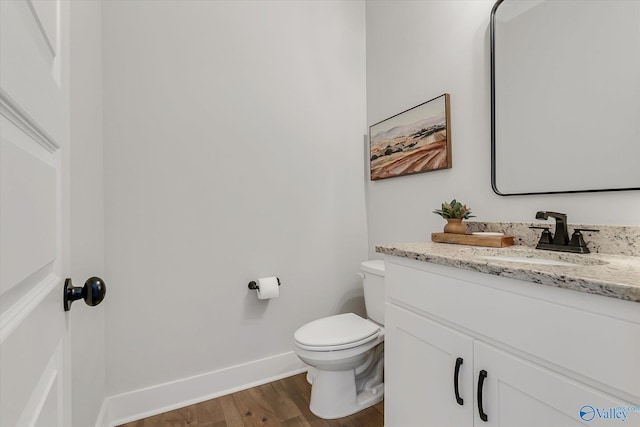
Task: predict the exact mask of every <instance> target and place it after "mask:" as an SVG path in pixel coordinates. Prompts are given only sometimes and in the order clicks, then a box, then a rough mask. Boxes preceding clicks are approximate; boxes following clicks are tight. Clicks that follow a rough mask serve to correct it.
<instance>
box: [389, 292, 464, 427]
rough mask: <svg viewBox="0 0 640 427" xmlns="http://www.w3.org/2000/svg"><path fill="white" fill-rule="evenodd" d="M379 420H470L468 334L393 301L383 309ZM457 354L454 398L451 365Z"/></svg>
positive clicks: (402, 423)
mask: <svg viewBox="0 0 640 427" xmlns="http://www.w3.org/2000/svg"><path fill="white" fill-rule="evenodd" d="M385 340H386V342H387V343H388V345H387V347H386V349H387V350H386V353H385V401H386V403H385V414H384V415H385V426H387V427H421V426H440V427H447V426H451V427H453V426H464V425H471V423H472V420H473V396H472V388H471V387H472V381H471V375H472V373H473V366H472V354H473V353H472V345H473V339H472V338H471V337H468V336H466V335H464V334H461V333H459V332H456V331H454V330H452V329H449V328H447V327H445V326H442V325H439V324H437V323H436V322H433V321H431V320H429V319H426V318H424V317H421V316H418V315H416V314H414V313H411V312H409V311H407V310H404V309H402V308H399V307H397V306H394V305H391V304H387V308H386V311H385ZM458 357H460V358H462V359H463V364H462V365H461V366H460V371H459V377H458V384H459V393H460V397H462V399H463V405H459V404H458V403H457V402H456V397H455V392H454V371H455V366H456V359H457V358H458Z"/></svg>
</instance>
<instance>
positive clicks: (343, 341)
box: [293, 313, 380, 350]
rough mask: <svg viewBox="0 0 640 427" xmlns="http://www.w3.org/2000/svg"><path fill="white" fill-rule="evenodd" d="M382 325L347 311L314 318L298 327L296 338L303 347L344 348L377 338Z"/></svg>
mask: <svg viewBox="0 0 640 427" xmlns="http://www.w3.org/2000/svg"><path fill="white" fill-rule="evenodd" d="M379 333H380V327H379V326H378V325H376V324H375V323H373V322H371V321H370V320H366V319H363V318H362V317H360V316H358V315H356V314H353V313H345V314H338V315H335V316H330V317H325V318H323V319H318V320H314V321H313V322H309V323H307V324H306V325H304V326H302V327H301V328H300V329H298V330H297V331H296V332H295V334H294V335H293V337H294V339H295V340H296V342H297V343H298V345H300V346H301V347H303V348H305V347H306V348H309V349H318V350H342V349H345V348H351V347H355V346H356V345H361V344H364V343H367V342H369V341H371V340H373V339H375V338H376V337H377V336H378V334H379Z"/></svg>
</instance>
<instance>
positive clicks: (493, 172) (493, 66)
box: [489, 0, 640, 196]
mask: <svg viewBox="0 0 640 427" xmlns="http://www.w3.org/2000/svg"><path fill="white" fill-rule="evenodd" d="M504 1H505V0H497V1H496V3H495V4H494V5H493V8H492V9H491V19H490V24H489V37H490V43H491V46H490V47H491V188H492V189H493V192H494V193H496V194H497V195H499V196H526V195H532V194H567V193H597V192H603V191H629V190H640V187H630V188H608V189H596V190H563V191H539V192H523V193H502V192H500V190H498V188H497V186H496V61H495V54H496V52H495V25H496V19H495V14H496V11H497V10H498V7H499V6H500V5H501V4H502V3H503V2H504Z"/></svg>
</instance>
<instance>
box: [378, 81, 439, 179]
mask: <svg viewBox="0 0 640 427" xmlns="http://www.w3.org/2000/svg"><path fill="white" fill-rule="evenodd" d="M449 127H450V125H449V94H448V93H445V94H444V95H441V96H439V97H437V98H434V99H432V100H430V101H427V102H425V103H424V104H420V105H418V106H417V107H413V108H411V109H409V110H407V111H404V112H402V113H400V114H397V115H395V116H393V117H390V118H388V119H386V120H383V121H381V122H380V123H376V124H375V125H373V126H371V127H370V128H369V147H370V152H369V155H370V160H371V180H374V181H375V180H378V179H384V178H392V177H394V176H402V175H409V174H415V173H421V172H429V171H433V170H438V169H448V168H450V167H451V134H450V132H449Z"/></svg>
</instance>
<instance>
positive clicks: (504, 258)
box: [480, 255, 578, 267]
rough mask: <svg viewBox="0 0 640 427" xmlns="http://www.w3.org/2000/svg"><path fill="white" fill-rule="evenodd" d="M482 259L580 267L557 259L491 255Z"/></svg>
mask: <svg viewBox="0 0 640 427" xmlns="http://www.w3.org/2000/svg"><path fill="white" fill-rule="evenodd" d="M480 258H484V259H487V260H491V261H506V262H519V263H527V264H541V265H563V266H568V267H573V266H576V265H578V264H574V263H572V262H567V261H560V260H556V259H547V258H537V257H525V256H508V255H491V256H481V257H480Z"/></svg>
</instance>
